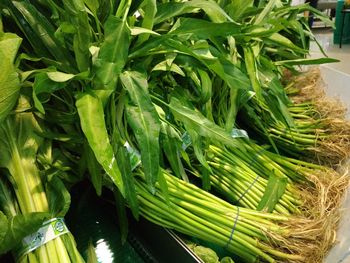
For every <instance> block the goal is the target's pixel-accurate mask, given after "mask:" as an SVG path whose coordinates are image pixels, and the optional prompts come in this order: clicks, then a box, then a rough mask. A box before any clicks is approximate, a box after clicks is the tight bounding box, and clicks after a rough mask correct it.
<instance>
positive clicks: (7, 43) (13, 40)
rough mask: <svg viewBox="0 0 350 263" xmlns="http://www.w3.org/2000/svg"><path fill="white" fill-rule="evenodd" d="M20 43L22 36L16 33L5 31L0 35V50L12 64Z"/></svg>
mask: <svg viewBox="0 0 350 263" xmlns="http://www.w3.org/2000/svg"><path fill="white" fill-rule="evenodd" d="M21 43H22V38H20V37H19V36H17V35H16V34H12V33H5V34H3V35H1V36H0V50H1V51H2V53H3V55H4V56H5V57H6V58H7V59H8V60H9V62H10V63H12V64H13V63H14V61H15V58H16V55H17V52H18V49H19V47H20V45H21Z"/></svg>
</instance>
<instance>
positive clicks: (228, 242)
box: [225, 206, 239, 249]
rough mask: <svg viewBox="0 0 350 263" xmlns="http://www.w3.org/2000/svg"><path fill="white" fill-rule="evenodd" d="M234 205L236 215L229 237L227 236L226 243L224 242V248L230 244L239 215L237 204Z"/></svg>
mask: <svg viewBox="0 0 350 263" xmlns="http://www.w3.org/2000/svg"><path fill="white" fill-rule="evenodd" d="M236 207H237V215H236V218H235V223H234V224H233V227H232V230H231V234H230V238H229V240H228V241H227V244H226V246H225V248H226V249H227V248H228V246H229V245H230V243H231V241H232V238H233V234H234V233H235V230H236V226H237V222H238V217H239V206H236Z"/></svg>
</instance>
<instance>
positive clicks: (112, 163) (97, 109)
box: [76, 92, 125, 195]
mask: <svg viewBox="0 0 350 263" xmlns="http://www.w3.org/2000/svg"><path fill="white" fill-rule="evenodd" d="M76 106H77V110H78V113H79V117H80V124H81V128H82V130H83V132H84V134H85V136H86V138H87V140H88V142H89V145H90V147H91V149H92V151H93V152H94V154H95V157H96V159H97V161H98V162H99V163H100V164H101V166H102V167H103V169H104V170H105V172H106V173H107V174H108V176H109V177H110V178H111V180H112V181H113V183H114V184H115V185H116V186H117V187H118V188H119V190H120V192H121V193H122V194H123V195H125V188H124V183H123V180H122V176H121V173H120V169H119V167H118V164H117V160H116V158H115V156H114V153H113V148H112V146H111V144H110V141H109V138H108V133H107V129H106V124H105V120H104V113H103V106H102V101H101V100H100V99H99V98H98V97H97V96H96V95H94V94H93V93H92V92H91V93H82V94H80V95H79V97H78V99H77V101H76Z"/></svg>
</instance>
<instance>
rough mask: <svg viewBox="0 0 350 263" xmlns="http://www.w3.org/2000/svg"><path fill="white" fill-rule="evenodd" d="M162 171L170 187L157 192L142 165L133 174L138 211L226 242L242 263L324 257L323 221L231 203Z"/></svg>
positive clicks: (326, 243)
mask: <svg viewBox="0 0 350 263" xmlns="http://www.w3.org/2000/svg"><path fill="white" fill-rule="evenodd" d="M162 173H163V174H164V178H165V181H166V184H167V186H168V191H167V192H164V191H162V190H161V188H160V187H159V186H158V185H157V190H156V193H155V194H153V195H152V194H151V193H149V191H148V190H147V182H146V181H145V176H144V174H143V172H142V170H138V171H137V172H136V173H135V176H136V189H137V198H138V202H139V204H140V214H141V215H142V216H143V217H145V218H146V219H148V220H150V221H152V222H154V223H156V224H159V225H161V226H164V227H167V228H170V229H175V230H177V231H179V232H181V233H183V234H187V235H189V236H193V237H197V238H200V239H202V240H205V241H210V242H212V243H214V244H217V245H220V246H222V247H225V248H226V249H227V250H228V251H231V252H232V253H234V254H235V255H237V256H239V257H240V258H241V259H242V261H243V262H257V261H262V262H321V259H322V257H323V255H324V250H325V249H327V248H329V245H330V244H331V242H332V240H331V239H332V236H328V235H326V234H325V229H324V228H325V225H323V224H322V223H321V222H318V221H314V220H312V221H311V220H307V219H303V218H298V217H289V216H283V215H276V214H270V213H263V212H259V211H254V210H251V209H246V208H241V207H237V206H233V205H231V204H229V203H227V202H225V201H223V200H221V199H219V198H217V197H215V196H214V195H212V194H210V193H208V192H205V191H203V190H201V189H200V188H198V187H196V186H195V185H192V184H190V183H186V182H184V181H182V180H179V179H177V178H175V177H174V176H172V175H171V174H169V172H167V171H162ZM330 220H333V218H332V219H330ZM326 223H329V222H326ZM305 243H307V244H308V245H307V246H305Z"/></svg>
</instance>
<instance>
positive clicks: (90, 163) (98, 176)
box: [84, 142, 103, 196]
mask: <svg viewBox="0 0 350 263" xmlns="http://www.w3.org/2000/svg"><path fill="white" fill-rule="evenodd" d="M84 157H85V161H86V166H87V168H88V171H89V176H90V180H91V182H92V185H93V186H94V187H95V191H96V194H97V195H98V196H100V195H101V193H102V178H103V176H102V171H101V166H100V164H99V162H98V161H97V159H96V157H95V155H94V153H93V151H92V149H91V147H90V146H89V144H88V143H87V142H86V143H84Z"/></svg>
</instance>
